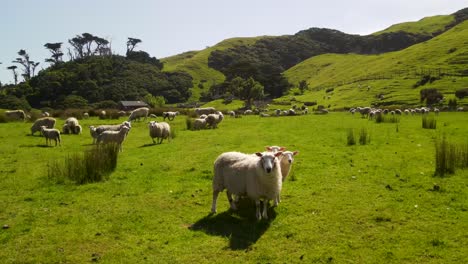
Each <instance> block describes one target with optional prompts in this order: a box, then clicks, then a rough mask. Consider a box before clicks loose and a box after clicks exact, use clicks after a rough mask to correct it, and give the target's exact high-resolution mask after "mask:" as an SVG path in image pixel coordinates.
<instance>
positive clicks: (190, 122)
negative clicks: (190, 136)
mask: <svg viewBox="0 0 468 264" xmlns="http://www.w3.org/2000/svg"><path fill="white" fill-rule="evenodd" d="M185 125H186V127H187V130H192V129H193V120H192V119H191V118H190V117H189V116H187V118H185Z"/></svg>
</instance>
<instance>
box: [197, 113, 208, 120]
mask: <svg viewBox="0 0 468 264" xmlns="http://www.w3.org/2000/svg"><path fill="white" fill-rule="evenodd" d="M207 117H208V115H205V114H203V115H200V116H199V117H198V118H202V119H206V118H207Z"/></svg>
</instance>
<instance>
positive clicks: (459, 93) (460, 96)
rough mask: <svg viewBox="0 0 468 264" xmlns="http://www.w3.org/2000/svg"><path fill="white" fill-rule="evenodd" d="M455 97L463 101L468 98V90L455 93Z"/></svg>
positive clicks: (464, 89)
mask: <svg viewBox="0 0 468 264" xmlns="http://www.w3.org/2000/svg"><path fill="white" fill-rule="evenodd" d="M455 96H456V97H457V98H458V99H463V98H465V96H468V88H463V89H459V90H456V91H455Z"/></svg>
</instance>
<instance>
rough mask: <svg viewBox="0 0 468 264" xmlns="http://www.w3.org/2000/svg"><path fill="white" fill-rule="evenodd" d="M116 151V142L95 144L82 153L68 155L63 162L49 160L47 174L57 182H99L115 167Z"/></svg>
mask: <svg viewBox="0 0 468 264" xmlns="http://www.w3.org/2000/svg"><path fill="white" fill-rule="evenodd" d="M118 153H119V147H118V145H117V144H105V145H100V146H95V147H93V148H92V149H90V150H86V151H84V153H82V154H72V155H70V156H68V157H67V158H65V161H64V162H60V161H52V162H49V166H48V173H47V175H48V177H49V179H52V180H55V181H56V182H57V183H64V182H65V181H66V180H69V181H72V182H74V183H76V184H85V183H91V182H100V181H103V180H106V179H107V178H108V176H109V174H110V173H111V172H112V171H114V170H115V168H116V167H117V157H118Z"/></svg>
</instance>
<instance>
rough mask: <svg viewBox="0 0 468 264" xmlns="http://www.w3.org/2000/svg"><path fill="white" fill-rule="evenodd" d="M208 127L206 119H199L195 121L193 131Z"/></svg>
mask: <svg viewBox="0 0 468 264" xmlns="http://www.w3.org/2000/svg"><path fill="white" fill-rule="evenodd" d="M205 127H206V119H205V118H197V119H195V120H194V121H193V129H194V130H200V129H204V128H205Z"/></svg>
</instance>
